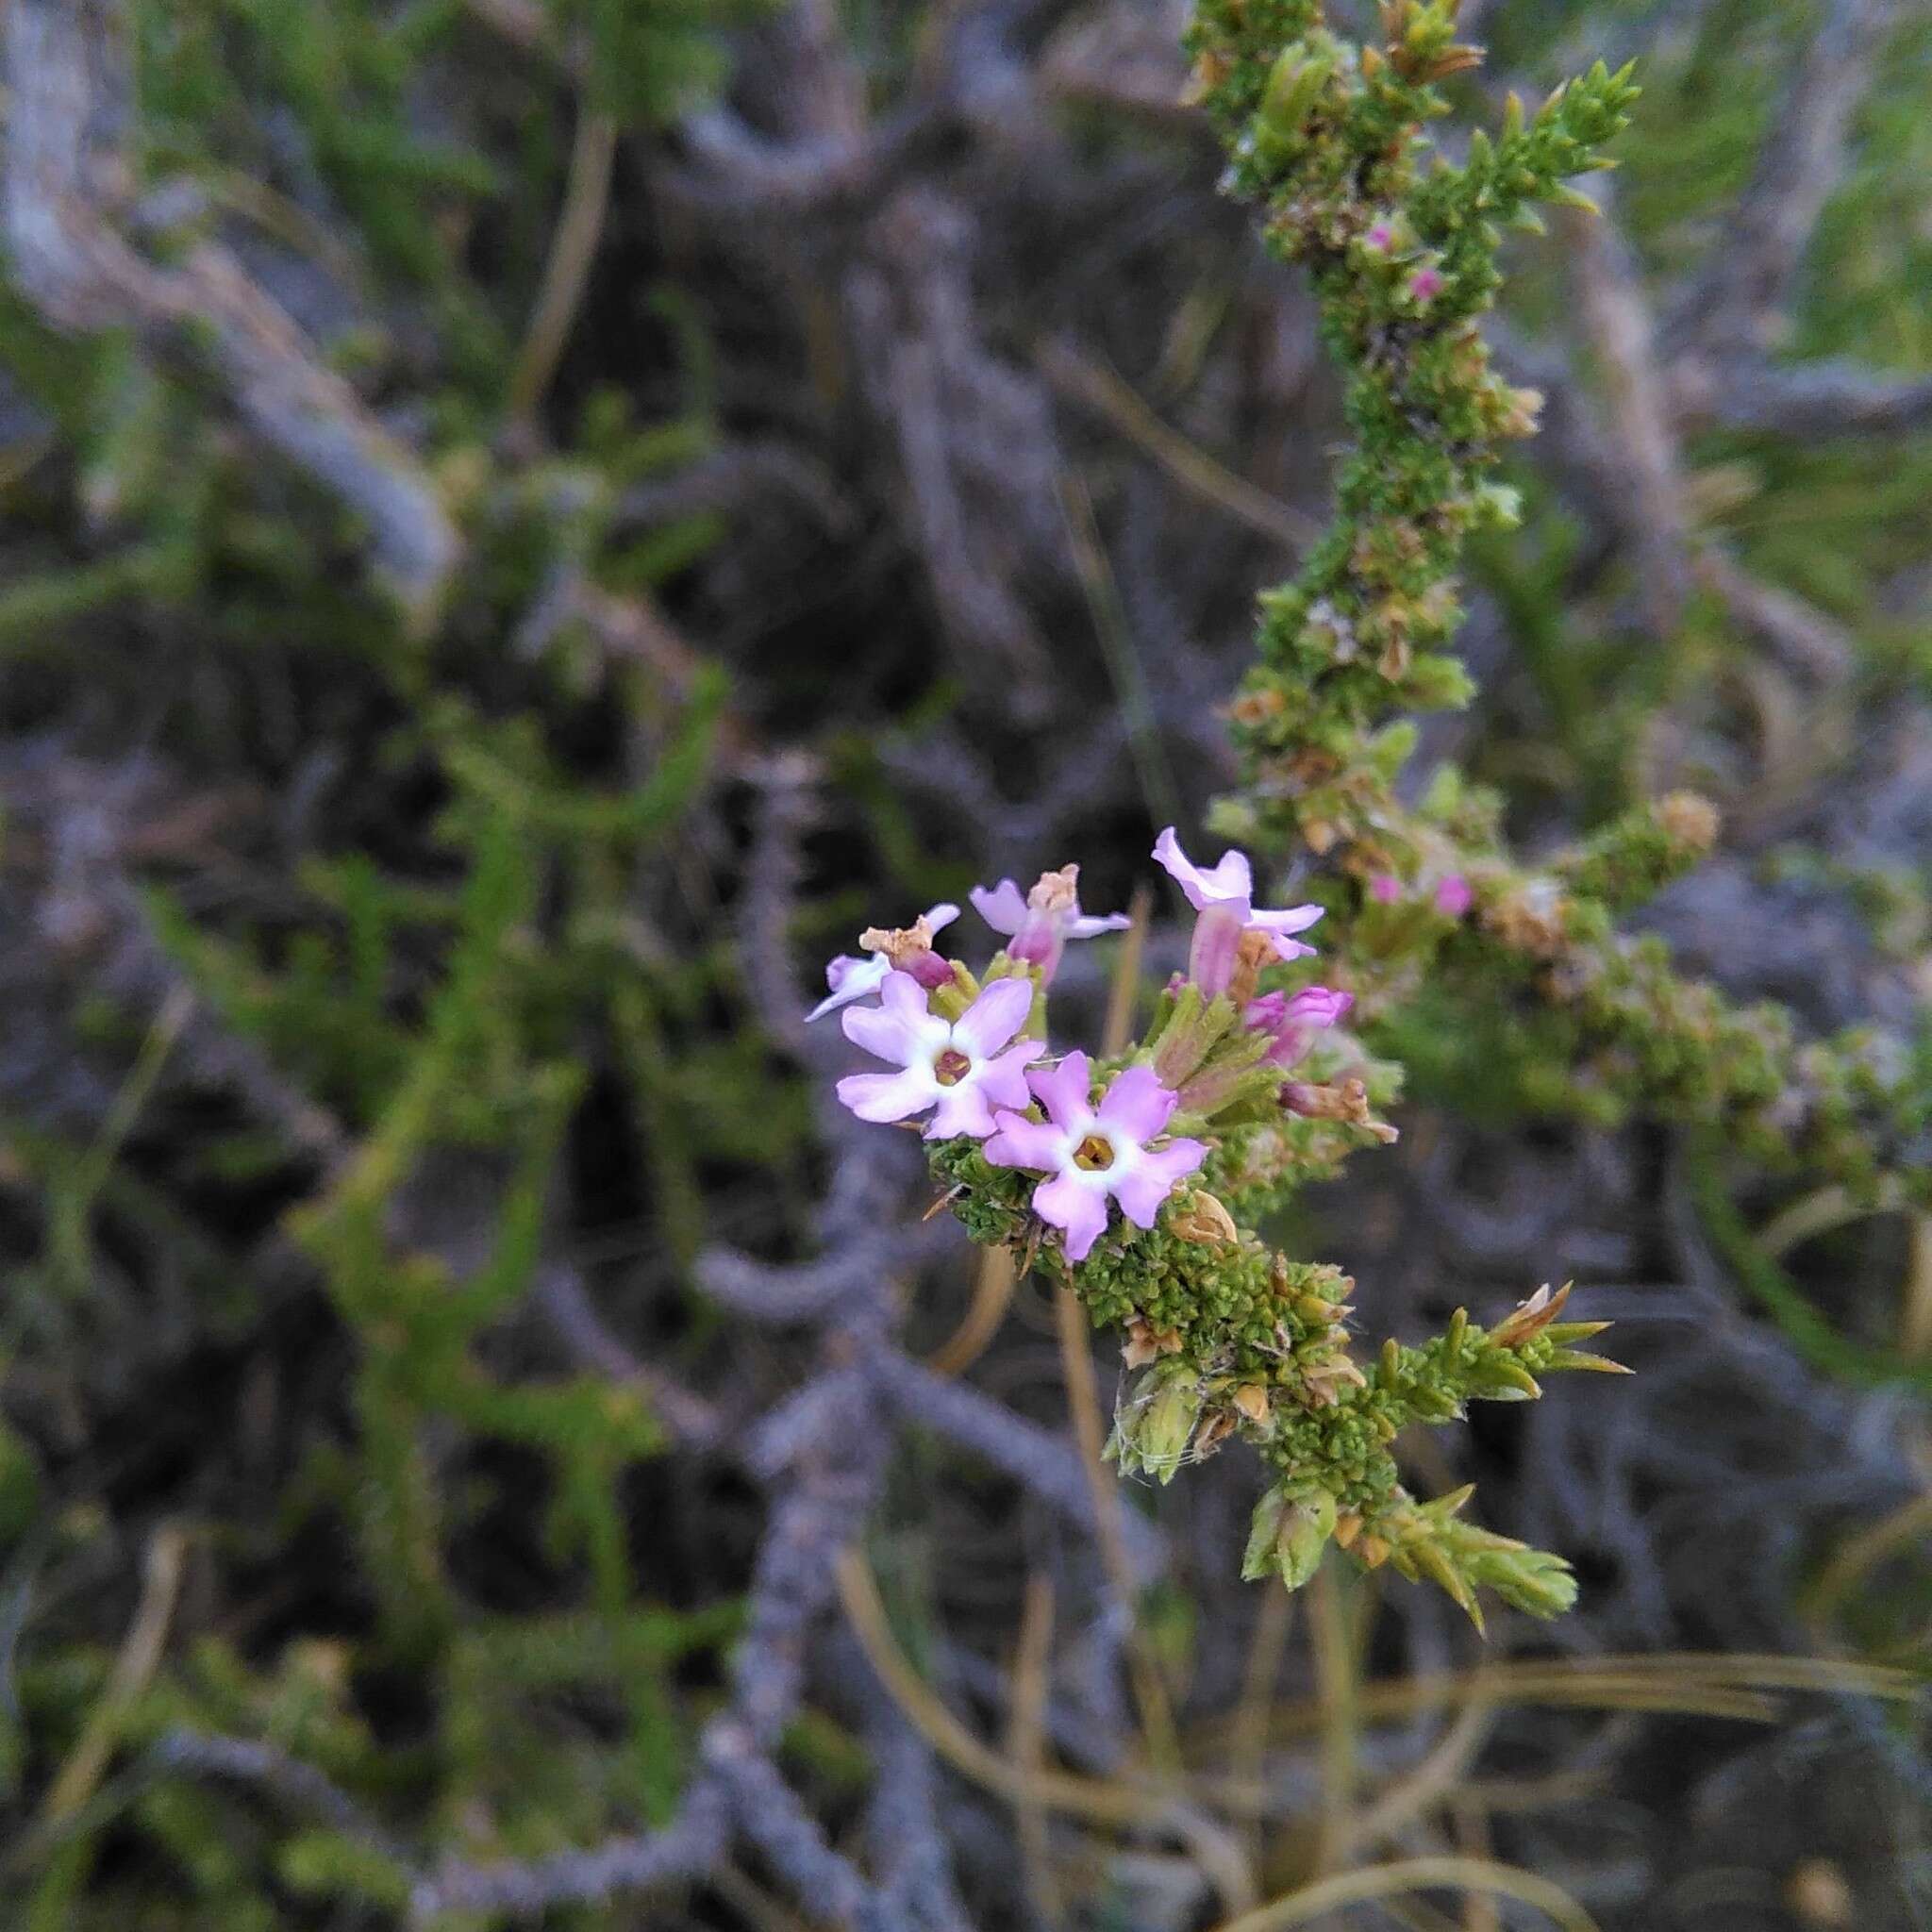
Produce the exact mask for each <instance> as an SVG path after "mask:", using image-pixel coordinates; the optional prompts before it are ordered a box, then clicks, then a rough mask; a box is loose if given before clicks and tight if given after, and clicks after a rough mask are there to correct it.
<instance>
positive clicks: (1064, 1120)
mask: <svg viewBox="0 0 1932 1932" xmlns="http://www.w3.org/2000/svg"><path fill="white" fill-rule="evenodd" d="M1026 1084H1027V1085H1028V1086H1029V1087H1031V1088H1032V1089H1033V1091H1034V1092H1035V1093H1036V1094H1038V1095H1039V1097H1040V1104H1041V1106H1042V1107H1044V1108H1046V1110H1047V1113H1048V1114H1049V1115H1050V1116H1051V1117H1052V1119H1053V1122H1054V1124H1055V1125H1056V1126H1059V1127H1063V1128H1065V1129H1066V1130H1067V1131H1068V1132H1069V1133H1072V1134H1074V1135H1079V1134H1082V1133H1085V1132H1086V1130H1087V1128H1088V1126H1089V1124H1091V1121H1092V1119H1093V1109H1092V1108H1091V1106H1090V1105H1089V1104H1088V1100H1087V1094H1088V1091H1089V1090H1090V1089H1091V1087H1092V1085H1093V1070H1092V1068H1091V1066H1090V1065H1089V1063H1088V1059H1087V1056H1086V1055H1085V1054H1084V1053H1082V1052H1081V1051H1080V1050H1079V1048H1078V1047H1075V1048H1074V1051H1073V1052H1072V1053H1070V1054H1068V1055H1067V1057H1066V1058H1064V1059H1063V1060H1061V1061H1060V1062H1059V1064H1058V1066H1053V1067H1036V1068H1035V1069H1034V1070H1033V1072H1032V1073H1030V1074H1027V1075H1026Z"/></svg>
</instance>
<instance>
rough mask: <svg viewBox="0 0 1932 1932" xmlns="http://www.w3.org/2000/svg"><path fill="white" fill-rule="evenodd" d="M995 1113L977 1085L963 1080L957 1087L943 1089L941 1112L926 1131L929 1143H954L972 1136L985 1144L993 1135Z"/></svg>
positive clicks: (941, 1091)
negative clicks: (985, 1140)
mask: <svg viewBox="0 0 1932 1932" xmlns="http://www.w3.org/2000/svg"><path fill="white" fill-rule="evenodd" d="M992 1128H993V1120H992V1109H991V1108H990V1107H989V1106H987V1104H986V1094H985V1092H984V1091H983V1090H982V1089H981V1088H980V1087H979V1085H978V1084H977V1083H976V1082H974V1081H969V1080H962V1081H960V1083H959V1084H958V1086H957V1087H941V1089H940V1105H939V1111H938V1112H937V1113H935V1114H934V1115H933V1117H932V1123H931V1124H930V1125H929V1126H928V1127H927V1128H926V1130H925V1138H926V1139H927V1140H928V1141H950V1140H952V1139H953V1138H954V1137H955V1136H956V1135H959V1134H971V1135H972V1136H973V1138H974V1140H975V1141H983V1140H984V1139H985V1138H986V1137H987V1136H988V1135H989V1134H991V1132H992Z"/></svg>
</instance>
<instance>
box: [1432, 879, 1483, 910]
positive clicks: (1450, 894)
mask: <svg viewBox="0 0 1932 1932" xmlns="http://www.w3.org/2000/svg"><path fill="white" fill-rule="evenodd" d="M1474 898H1475V894H1474V892H1472V891H1470V890H1469V881H1468V880H1467V879H1466V878H1464V877H1463V876H1462V874H1460V873H1459V872H1452V873H1451V874H1449V875H1448V877H1447V878H1445V879H1443V880H1442V881H1441V883H1440V884H1439V885H1438V886H1437V888H1436V910H1437V911H1438V912H1440V913H1441V914H1442V916H1443V917H1444V918H1445V919H1460V918H1461V917H1462V915H1463V914H1464V913H1465V912H1467V911H1468V910H1469V908H1470V906H1471V905H1472V904H1473V903H1474Z"/></svg>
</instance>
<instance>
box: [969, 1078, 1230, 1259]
mask: <svg viewBox="0 0 1932 1932" xmlns="http://www.w3.org/2000/svg"><path fill="white" fill-rule="evenodd" d="M1026 1078H1027V1083H1028V1084H1029V1085H1030V1086H1031V1087H1032V1089H1033V1091H1034V1093H1035V1094H1036V1095H1037V1096H1038V1097H1039V1100H1040V1103H1041V1106H1042V1107H1043V1108H1045V1109H1046V1116H1047V1117H1046V1119H1045V1121H1044V1122H1041V1121H1031V1120H1028V1119H1026V1118H1025V1116H1024V1114H1018V1113H1002V1114H1000V1115H999V1116H998V1117H997V1118H998V1129H999V1130H998V1132H997V1133H995V1134H994V1135H993V1137H992V1139H991V1140H990V1141H988V1142H987V1143H986V1148H985V1153H986V1158H988V1159H989V1160H990V1161H991V1162H992V1164H993V1165H994V1166H995V1167H1024V1168H1031V1169H1032V1170H1034V1171H1035V1172H1036V1173H1041V1174H1048V1175H1050V1176H1051V1178H1049V1179H1047V1180H1043V1181H1041V1184H1040V1185H1039V1187H1037V1188H1036V1189H1034V1191H1033V1211H1034V1212H1035V1213H1036V1214H1037V1215H1039V1216H1040V1218H1041V1220H1042V1221H1044V1222H1046V1223H1048V1224H1051V1225H1052V1226H1054V1227H1057V1228H1058V1229H1059V1230H1060V1231H1061V1233H1062V1234H1063V1235H1064V1236H1065V1237H1066V1250H1067V1259H1068V1260H1069V1261H1084V1260H1085V1259H1086V1258H1087V1257H1088V1254H1089V1253H1090V1252H1091V1249H1092V1246H1093V1243H1094V1242H1095V1241H1098V1240H1099V1239H1100V1237H1101V1236H1102V1235H1103V1234H1104V1233H1105V1232H1106V1231H1107V1223H1108V1199H1109V1198H1111V1199H1113V1200H1115V1201H1118V1202H1119V1203H1120V1204H1121V1211H1122V1212H1123V1213H1124V1214H1125V1215H1126V1217H1127V1219H1128V1220H1129V1221H1131V1222H1132V1223H1133V1224H1134V1225H1135V1226H1136V1227H1152V1226H1153V1225H1154V1222H1155V1217H1156V1216H1157V1215H1158V1213H1159V1212H1160V1204H1161V1203H1162V1202H1163V1201H1164V1200H1166V1199H1167V1197H1168V1194H1169V1192H1170V1191H1172V1190H1173V1187H1174V1183H1175V1182H1176V1181H1177V1180H1179V1179H1180V1178H1181V1176H1182V1175H1183V1174H1192V1173H1193V1171H1194V1170H1195V1169H1196V1168H1197V1167H1199V1166H1200V1165H1201V1163H1202V1161H1203V1160H1205V1159H1206V1158H1207V1156H1208V1149H1207V1145H1206V1143H1205V1142H1203V1141H1185V1140H1184V1141H1170V1142H1169V1143H1168V1144H1167V1145H1166V1146H1165V1147H1162V1148H1159V1149H1158V1150H1156V1149H1150V1148H1149V1147H1148V1145H1147V1143H1148V1141H1152V1140H1153V1139H1154V1138H1155V1137H1156V1136H1157V1135H1158V1134H1159V1133H1160V1131H1161V1130H1162V1129H1163V1128H1164V1127H1165V1126H1166V1125H1167V1124H1168V1122H1169V1121H1170V1120H1172V1119H1173V1117H1174V1108H1175V1107H1176V1106H1177V1105H1178V1103H1179V1099H1180V1096H1179V1095H1178V1094H1176V1093H1175V1092H1174V1091H1173V1090H1172V1089H1171V1088H1168V1087H1163V1086H1162V1085H1161V1084H1160V1080H1159V1077H1158V1075H1157V1074H1155V1072H1154V1069H1153V1068H1152V1067H1129V1068H1127V1069H1126V1071H1125V1072H1124V1073H1122V1074H1116V1075H1115V1076H1114V1079H1113V1084H1112V1085H1111V1086H1109V1087H1108V1090H1107V1091H1106V1092H1105V1093H1103V1094H1102V1095H1101V1097H1100V1106H1099V1108H1094V1107H1093V1106H1092V1105H1091V1102H1090V1101H1089V1099H1088V1094H1089V1092H1090V1091H1091V1086H1092V1070H1091V1067H1090V1065H1089V1064H1088V1059H1087V1056H1086V1055H1085V1054H1084V1053H1077V1052H1076V1053H1070V1054H1069V1055H1067V1057H1066V1058H1064V1059H1063V1060H1061V1061H1060V1063H1059V1064H1058V1066H1056V1067H1045V1068H1041V1069H1039V1070H1038V1071H1036V1072H1034V1073H1032V1074H1028V1075H1027V1076H1026Z"/></svg>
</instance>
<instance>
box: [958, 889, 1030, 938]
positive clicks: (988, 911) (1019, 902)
mask: <svg viewBox="0 0 1932 1932" xmlns="http://www.w3.org/2000/svg"><path fill="white" fill-rule="evenodd" d="M966 896H967V897H968V898H969V899H971V900H972V901H973V909H974V911H975V912H976V913H978V914H979V916H980V918H982V919H983V920H985V921H986V923H987V924H989V925H990V926H991V927H992V929H993V931H995V932H1003V933H1005V934H1007V935H1008V937H1009V938H1010V937H1011V936H1012V935H1013V934H1014V933H1016V932H1018V931H1019V930H1020V928H1021V926H1022V925H1023V924H1024V923H1025V919H1026V895H1025V894H1024V892H1022V891H1021V890H1020V888H1019V887H1018V886H1017V885H1016V884H1015V883H1014V882H1013V881H1012V880H1011V879H1002V880H1001V881H1000V882H999V884H998V885H996V886H974V889H973V890H972V891H970V892H969V893H967V895H966Z"/></svg>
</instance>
